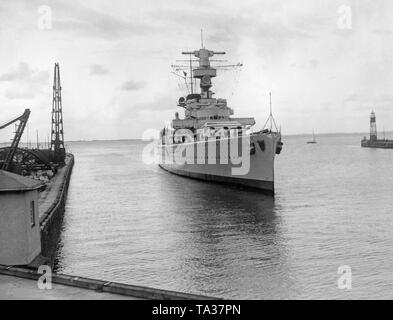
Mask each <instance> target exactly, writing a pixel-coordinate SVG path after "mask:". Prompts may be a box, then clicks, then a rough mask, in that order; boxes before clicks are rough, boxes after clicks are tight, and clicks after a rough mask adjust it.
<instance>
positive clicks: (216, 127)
mask: <svg viewBox="0 0 393 320" xmlns="http://www.w3.org/2000/svg"><path fill="white" fill-rule="evenodd" d="M183 54H184V55H190V57H191V55H193V56H194V57H196V58H197V61H198V66H197V67H195V68H192V67H191V68H190V69H191V77H190V79H191V92H190V93H189V94H188V95H186V96H185V97H180V99H179V100H178V106H179V107H181V108H184V118H180V117H179V113H177V112H176V113H175V119H173V120H172V122H171V126H169V127H166V128H164V129H163V130H162V131H161V135H160V144H159V154H160V167H161V168H163V169H165V170H167V171H169V172H171V173H175V174H178V175H182V176H187V177H191V178H196V179H201V180H206V181H213V182H223V183H229V184H235V185H242V186H247V187H253V188H257V189H261V190H264V191H267V192H270V193H274V157H275V154H279V153H280V151H281V148H282V142H281V133H280V132H279V130H278V129H277V127H276V126H275V122H274V119H273V116H272V114H270V117H269V119H270V123H271V126H270V129H269V128H265V129H264V130H261V131H259V132H254V133H251V128H252V127H253V126H254V125H255V119H254V118H252V117H250V118H237V117H232V116H233V114H234V112H233V109H231V108H230V107H228V105H227V100H226V99H220V98H215V97H213V96H214V92H212V91H211V88H212V79H213V78H215V77H216V76H217V69H216V68H215V67H213V66H212V65H211V63H210V62H211V58H212V57H213V56H215V55H223V54H225V52H216V51H211V50H208V49H205V48H204V47H202V49H199V50H196V51H193V52H183ZM190 62H191V58H190ZM193 79H194V80H193ZM192 81H195V82H197V81H199V86H200V92H199V93H194V91H193V82H192ZM269 119H268V120H269ZM267 123H269V121H267ZM272 124H274V127H275V128H273V126H272ZM274 129H275V130H274Z"/></svg>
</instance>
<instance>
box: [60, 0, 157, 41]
mask: <svg viewBox="0 0 393 320" xmlns="http://www.w3.org/2000/svg"><path fill="white" fill-rule="evenodd" d="M56 8H57V9H58V12H60V14H58V15H57V16H54V17H53V28H54V29H56V30H60V31H66V32H72V33H75V34H78V35H79V36H82V37H96V38H103V39H107V40H113V39H118V38H125V37H130V36H134V35H146V34H147V33H150V32H152V31H153V30H155V31H157V32H158V31H159V30H158V29H154V28H153V27H152V26H151V24H148V23H146V22H145V21H143V20H139V21H138V18H136V17H133V18H120V17H115V16H113V15H110V14H108V13H106V12H102V11H99V10H96V9H94V8H88V7H84V6H83V5H80V4H74V3H72V4H70V3H64V2H58V3H56Z"/></svg>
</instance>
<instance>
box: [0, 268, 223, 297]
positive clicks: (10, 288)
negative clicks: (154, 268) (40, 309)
mask: <svg viewBox="0 0 393 320" xmlns="http://www.w3.org/2000/svg"><path fill="white" fill-rule="evenodd" d="M41 276H42V274H39V273H37V270H34V269H31V268H26V267H12V266H3V265H0V286H1V287H2V289H3V288H4V289H5V290H1V291H0V300H3V299H28V300H30V299H64V300H68V299H78V300H80V299H98V300H100V299H116V300H119V299H152V300H220V299H219V298H214V297H208V296H203V295H195V294H189V293H182V292H175V291H169V290H162V289H156V288H149V287H143V286H134V285H129V284H124V283H118V282H111V281H104V280H95V279H89V278H84V277H77V276H69V275H64V274H55V273H54V274H52V277H51V284H52V288H51V289H46V290H44V289H39V287H38V284H37V281H38V279H39V278H40V277H41Z"/></svg>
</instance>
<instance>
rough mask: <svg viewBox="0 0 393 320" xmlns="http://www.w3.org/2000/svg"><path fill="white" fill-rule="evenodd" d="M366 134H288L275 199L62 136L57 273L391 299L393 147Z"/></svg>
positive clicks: (237, 293)
mask: <svg viewBox="0 0 393 320" xmlns="http://www.w3.org/2000/svg"><path fill="white" fill-rule="evenodd" d="M361 137H362V136H361V135H334V136H319V137H318V142H319V143H318V144H316V145H307V144H306V143H305V142H306V141H307V140H308V139H309V137H300V136H299V137H285V139H284V143H285V144H284V149H283V152H282V154H281V155H279V156H277V158H276V193H277V194H276V197H275V198H274V199H273V198H272V197H268V196H264V195H261V194H259V193H257V192H250V191H244V190H238V189H232V188H230V187H226V186H222V185H217V184H209V183H205V182H199V181H195V180H189V179H186V178H182V177H178V176H175V175H171V174H168V173H167V172H165V171H162V170H161V169H159V168H158V167H156V166H154V165H152V166H149V165H146V164H143V162H142V159H141V153H142V150H143V148H144V146H145V145H144V144H143V143H141V142H137V141H107V142H74V143H69V144H68V148H69V149H70V150H71V151H72V152H73V153H74V154H75V158H76V163H75V167H74V171H73V174H72V179H71V184H70V188H69V194H68V201H67V206H66V214H65V219H64V228H63V231H62V235H61V242H60V250H59V254H58V271H59V272H63V273H67V274H73V275H78V276H86V277H93V278H99V279H104V280H108V281H119V282H125V283H129V284H135V285H145V286H151V287H158V288H163V289H169V290H178V291H183V292H190V293H196V294H205V295H211V296H219V297H225V298H244V299H278V298H291V299H306V298H315V299H320V298H335V299H336V298H337V299H355V298H362V299H369V298H370V299H371V298H377V299H379V298H391V299H392V298H393V249H392V248H393V233H392V230H393V210H392V209H393V150H381V149H379V150H373V149H362V148H360V146H359V145H360V139H361ZM344 265H346V266H349V267H350V268H351V271H352V289H351V290H341V289H339V288H338V284H337V282H338V279H339V277H340V275H339V274H338V273H337V272H338V268H339V267H340V266H344Z"/></svg>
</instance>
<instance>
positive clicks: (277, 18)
mask: <svg viewBox="0 0 393 320" xmlns="http://www.w3.org/2000/svg"><path fill="white" fill-rule="evenodd" d="M391 12H393V2H392V1H391V0H379V1H371V0H370V1H369V0H352V1H351V0H343V1H336V0H296V1H294V0H286V1H284V0H258V1H254V0H243V1H238V0H225V1H217V0H215V1H207V0H198V1H194V0H193V1H189V0H174V1H173V0H167V1H159V0H154V1H152V0H144V1H134V0H112V1H105V0H84V1H81V0H79V1H77V0H75V1H65V0H46V1H36V0H0V125H1V124H2V123H4V122H6V121H7V120H10V119H12V118H14V117H16V116H18V115H20V114H22V113H23V110H24V109H25V108H30V109H31V116H30V119H29V134H30V137H32V136H35V134H36V131H37V130H38V133H39V136H40V140H44V139H46V137H47V136H48V134H49V132H50V119H51V108H52V84H53V68H54V63H55V62H59V64H60V73H61V84H62V89H63V90H62V98H63V116H64V134H65V139H66V140H68V141H71V140H93V139H139V138H141V137H142V135H143V132H145V131H146V130H149V129H160V128H162V127H163V126H164V123H165V122H166V121H170V120H172V119H173V118H174V113H175V112H179V113H180V114H181V116H182V114H183V111H182V110H183V109H179V108H178V107H177V106H176V101H177V100H178V99H179V97H181V96H184V95H185V94H187V92H186V91H185V90H184V89H185V88H184V86H183V85H180V86H179V81H180V80H179V78H177V77H176V76H174V75H173V74H172V73H171V72H172V69H171V64H174V63H176V60H178V59H184V56H182V55H181V52H182V51H186V50H197V49H199V48H200V47H201V40H200V30H201V29H203V34H204V36H203V37H204V45H205V47H206V48H207V49H210V50H215V51H225V52H226V55H225V56H224V58H223V57H221V56H220V57H219V58H220V59H226V60H228V62H229V63H238V62H240V63H242V64H243V67H242V68H241V69H236V70H231V71H226V72H223V73H219V75H218V77H217V78H215V79H213V91H214V92H215V97H217V98H226V99H227V100H228V105H229V106H230V107H231V108H233V109H234V111H235V116H238V117H243V116H244V117H255V119H256V122H257V124H256V127H255V128H256V129H260V128H261V127H262V126H263V124H264V122H265V120H266V118H267V117H268V115H269V92H272V97H273V113H274V116H275V119H276V122H277V123H278V124H279V125H281V128H282V132H283V133H284V134H302V133H311V131H312V130H313V129H314V130H315V132H316V133H335V132H367V131H368V128H369V114H370V112H371V110H372V109H374V110H375V112H376V115H377V125H378V128H379V129H380V130H382V128H385V129H386V130H393V108H392V107H393V91H392V88H393V68H392V67H393V20H392V19H391ZM180 84H181V83H180ZM11 138H12V129H11V128H8V129H5V130H0V141H8V140H9V139H11ZM23 139H27V138H26V135H25V137H24V138H23ZM31 139H33V141H34V140H35V139H34V138H31Z"/></svg>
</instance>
